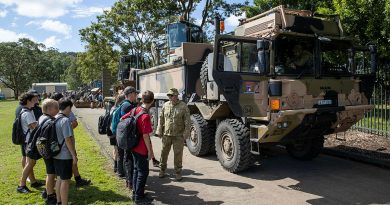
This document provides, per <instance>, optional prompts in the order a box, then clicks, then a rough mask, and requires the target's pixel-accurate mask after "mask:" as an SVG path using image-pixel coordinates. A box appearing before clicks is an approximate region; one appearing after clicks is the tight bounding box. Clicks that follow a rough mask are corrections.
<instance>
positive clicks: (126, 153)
mask: <svg viewBox="0 0 390 205" xmlns="http://www.w3.org/2000/svg"><path fill="white" fill-rule="evenodd" d="M138 93H139V91H138V90H136V89H135V88H134V87H132V86H127V87H126V88H125V90H124V91H123V94H124V95H125V98H126V99H125V100H124V101H123V104H121V115H120V116H121V117H122V116H123V115H125V114H126V113H128V112H130V110H132V109H133V108H135V107H136V106H137V95H138ZM118 155H119V160H118V169H119V167H120V166H123V164H124V170H125V176H126V186H127V187H128V188H129V189H132V180H133V156H132V154H131V150H123V149H120V148H119V147H118ZM118 173H119V172H118ZM119 174H120V173H119ZM120 176H121V175H120ZM122 176H123V175H122Z"/></svg>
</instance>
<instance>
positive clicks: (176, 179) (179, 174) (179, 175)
mask: <svg viewBox="0 0 390 205" xmlns="http://www.w3.org/2000/svg"><path fill="white" fill-rule="evenodd" d="M182 179H183V177H182V176H181V172H177V173H176V178H175V181H178V182H179V181H181V180H182Z"/></svg>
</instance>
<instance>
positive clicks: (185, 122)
mask: <svg viewBox="0 0 390 205" xmlns="http://www.w3.org/2000/svg"><path fill="white" fill-rule="evenodd" d="M172 90H173V91H172ZM174 91H176V92H174ZM170 93H174V94H176V93H177V94H178V92H177V90H176V89H171V90H170V92H168V95H169V94H170ZM190 124H191V121H190V110H189V109H188V107H187V105H186V104H185V103H184V102H182V101H177V103H176V104H175V105H174V104H172V102H171V101H168V102H166V103H165V104H164V106H163V108H162V110H161V114H160V117H159V122H158V127H157V132H156V134H157V135H159V136H162V150H161V164H160V167H161V171H162V172H164V171H165V169H166V168H167V161H168V154H169V151H170V150H171V146H172V145H173V153H174V166H175V171H176V173H177V174H180V173H181V170H182V159H183V147H184V138H187V137H188V136H189V132H190Z"/></svg>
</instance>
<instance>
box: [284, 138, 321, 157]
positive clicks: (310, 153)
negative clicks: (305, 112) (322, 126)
mask: <svg viewBox="0 0 390 205" xmlns="http://www.w3.org/2000/svg"><path fill="white" fill-rule="evenodd" d="M323 148H324V136H320V137H315V138H307V139H304V140H302V141H297V142H296V143H293V144H288V145H286V149H287V152H288V153H289V154H290V156H292V157H293V158H295V159H299V160H311V159H314V158H315V157H317V156H318V155H319V154H320V153H321V151H322V149H323Z"/></svg>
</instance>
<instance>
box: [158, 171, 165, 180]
mask: <svg viewBox="0 0 390 205" xmlns="http://www.w3.org/2000/svg"><path fill="white" fill-rule="evenodd" d="M158 177H159V178H164V177H165V171H162V170H160V173H158Z"/></svg>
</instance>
